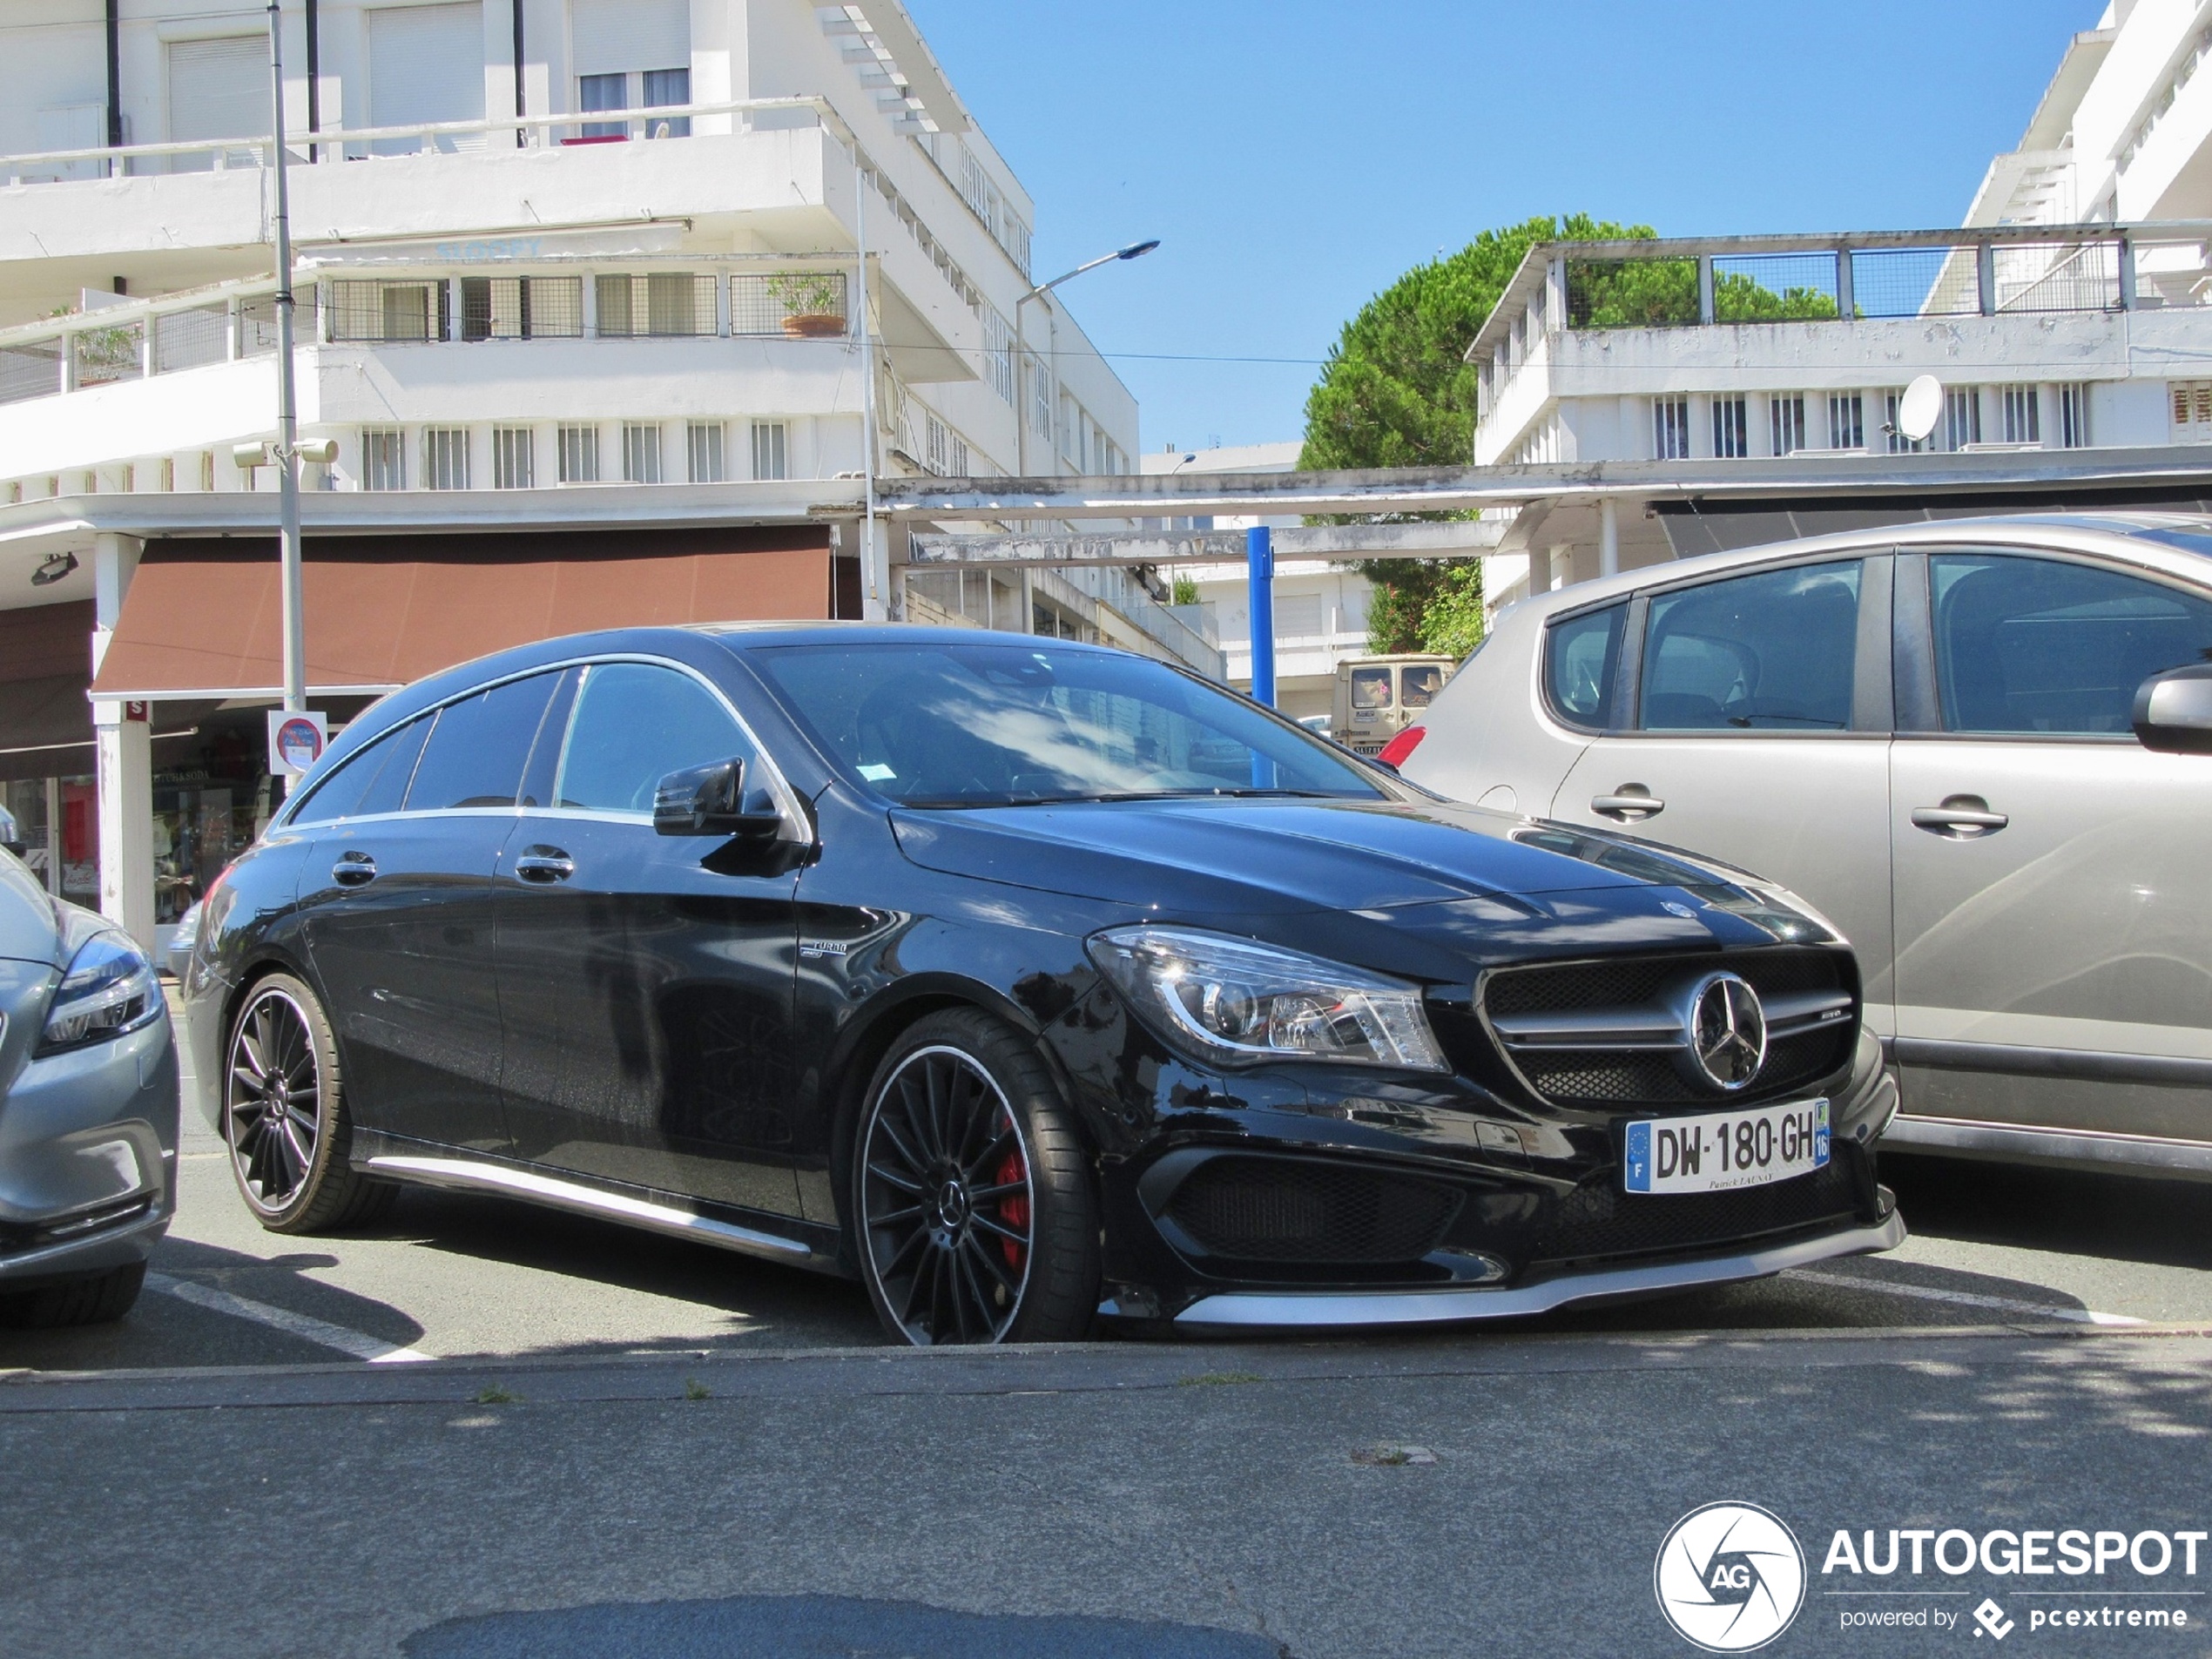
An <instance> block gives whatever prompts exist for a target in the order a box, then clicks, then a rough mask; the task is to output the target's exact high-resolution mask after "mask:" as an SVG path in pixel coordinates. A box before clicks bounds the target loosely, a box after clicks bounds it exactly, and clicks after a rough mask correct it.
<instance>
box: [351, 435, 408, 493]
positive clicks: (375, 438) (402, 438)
mask: <svg viewBox="0 0 2212 1659" xmlns="http://www.w3.org/2000/svg"><path fill="white" fill-rule="evenodd" d="M361 488H362V489H406V488H407V440H406V435H405V434H403V433H401V432H397V431H388V430H387V431H368V432H363V433H362V434H361Z"/></svg>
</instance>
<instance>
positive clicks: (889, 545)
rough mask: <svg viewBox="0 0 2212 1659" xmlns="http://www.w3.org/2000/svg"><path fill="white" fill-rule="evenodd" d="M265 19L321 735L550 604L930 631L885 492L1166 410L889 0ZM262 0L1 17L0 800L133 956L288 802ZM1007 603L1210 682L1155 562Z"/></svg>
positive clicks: (1116, 459) (158, 3)
mask: <svg viewBox="0 0 2212 1659" xmlns="http://www.w3.org/2000/svg"><path fill="white" fill-rule="evenodd" d="M282 16H283V29H284V39H283V50H284V62H285V78H284V87H285V94H284V95H285V104H286V111H285V120H286V124H287V132H288V135H289V139H290V142H289V146H288V148H289V155H290V158H291V165H290V167H289V186H290V202H291V213H290V224H291V228H292V233H293V240H294V244H295V247H296V253H297V293H298V309H297V317H298V341H299V344H298V350H297V353H296V361H297V366H298V387H299V393H298V395H299V405H300V432H301V435H302V438H303V439H305V440H307V441H310V442H312V441H316V440H323V439H328V440H332V441H334V442H335V445H336V459H335V460H334V462H331V463H330V464H328V465H327V466H323V465H314V466H310V467H308V468H307V469H306V472H307V476H306V478H305V481H304V485H303V489H304V495H303V518H304V522H305V525H306V531H307V560H306V578H307V579H306V588H307V628H306V637H307V658H308V670H309V683H310V691H311V697H310V701H311V703H312V704H313V705H314V706H318V707H321V708H324V709H326V710H327V711H329V713H330V714H331V716H332V718H333V721H334V724H342V723H343V722H344V720H345V719H347V718H350V717H351V715H352V713H353V712H354V711H357V710H358V709H359V708H361V707H362V706H364V705H365V704H366V703H367V702H368V700H369V699H371V698H374V697H375V696H377V695H380V694H381V692H383V691H386V690H388V689H390V688H391V687H392V686H393V685H397V684H401V683H403V682H404V681H405V680H407V679H410V678H415V677H417V676H419V675H420V674H421V673H424V672H428V671H431V670H433V669H435V668H437V667H440V666H443V665H444V664H447V663H449V662H452V661H455V660H458V659H460V658H465V657H469V656H473V655H475V654H477V653H479V652H481V651H489V650H492V649H496V648H497V647H499V646H502V645H505V644H514V643H518V642H519V641H521V640H523V639H527V638H530V637H543V635H545V634H548V633H554V632H561V631H569V630H571V629H576V628H583V627H589V626H594V625H610V624H622V623H627V622H642V621H648V620H666V621H684V620H688V619H693V618H704V617H708V616H719V617H750V616H786V615H792V616H818V617H819V616H859V615H862V614H866V615H870V616H884V615H889V616H893V617H897V616H900V615H904V614H907V610H908V606H907V600H906V596H905V594H904V593H903V590H902V580H901V577H902V567H901V566H900V564H899V558H900V543H901V538H902V537H903V536H904V534H905V532H904V531H903V530H894V529H893V528H892V527H890V526H888V525H879V526H877V527H876V529H875V531H874V538H875V539H874V540H873V542H868V541H867V537H866V536H864V533H863V530H862V520H863V512H862V496H863V493H864V489H865V487H866V485H865V480H866V478H867V477H868V476H873V477H875V478H893V477H896V476H899V475H922V474H931V473H935V474H945V475H992V474H1006V473H1011V472H1013V471H1014V470H1015V468H1016V465H1017V462H1019V461H1020V460H1022V459H1023V458H1024V457H1025V455H1026V460H1027V462H1028V469H1029V471H1030V472H1032V473H1046V474H1062V473H1065V474H1102V473H1114V472H1121V471H1127V470H1129V469H1130V467H1131V464H1132V460H1131V458H1132V457H1133V456H1134V455H1136V451H1137V448H1138V439H1137V417H1136V403H1135V401H1134V399H1133V398H1132V397H1131V396H1130V393H1129V391H1128V389H1127V388H1125V387H1124V386H1123V384H1122V382H1121V381H1120V380H1119V379H1118V378H1117V377H1116V374H1114V372H1113V371H1112V369H1111V368H1109V367H1108V365H1107V364H1106V362H1105V361H1103V359H1102V358H1101V357H1100V355H1099V354H1098V353H1097V351H1096V349H1095V348H1094V347H1092V345H1091V343H1090V342H1089V340H1088V338H1087V337H1086V336H1085V335H1084V334H1083V332H1082V328H1081V327H1080V326H1079V325H1078V324H1077V323H1076V321H1075V320H1074V319H1073V318H1072V317H1070V316H1069V314H1068V313H1067V312H1066V310H1065V309H1064V307H1062V306H1061V305H1060V304H1059V303H1058V300H1057V296H1054V295H1048V296H1044V297H1043V298H1042V299H1028V298H1026V296H1028V293H1029V291H1030V289H1031V287H1032V284H1033V282H1034V280H1035V279H1034V277H1033V275H1032V273H1031V270H1030V265H1029V256H1030V238H1031V232H1032V227H1033V226H1035V221H1036V206H1035V203H1034V202H1033V201H1032V200H1031V199H1030V197H1029V195H1028V192H1026V191H1025V190H1024V189H1023V188H1022V185H1021V183H1020V181H1019V180H1018V179H1016V177H1015V174H1014V172H1013V171H1012V170H1011V169H1010V168H1009V167H1008V165H1007V163H1006V162H1005V160H1004V159H1003V158H1001V156H1000V155H999V153H998V152H997V151H996V150H995V148H994V147H993V145H991V143H990V141H989V139H988V138H987V137H986V136H985V135H984V133H983V132H981V129H980V128H979V127H978V126H977V125H976V124H975V122H974V118H973V117H972V116H971V115H970V114H969V112H968V110H967V108H966V106H965V105H963V104H962V103H961V99H960V98H959V96H958V94H957V93H956V92H955V91H954V89H953V88H952V86H951V84H949V82H948V80H947V78H946V77H945V75H944V72H943V71H942V69H941V66H940V65H939V64H938V63H937V61H936V60H935V58H934V56H933V55H932V54H931V52H930V51H929V49H928V47H927V44H925V43H924V42H923V41H922V39H921V37H920V35H919V33H918V32H917V30H916V29H915V26H914V22H913V20H912V19H911V18H910V17H908V16H907V13H906V11H905V10H904V8H903V7H902V6H901V5H900V3H899V0H865V3H861V4H852V5H821V6H818V5H814V4H812V3H808V0H437V3H424V0H284V3H283V7H282ZM0 43H3V44H4V45H5V47H6V51H5V52H4V53H0V789H4V792H5V793H4V796H3V797H0V802H3V803H4V804H5V805H6V806H9V807H10V809H11V810H13V812H14V813H15V814H16V816H17V819H19V820H20V822H21V823H22V825H23V826H24V829H25V831H26V833H27V835H28V838H29V840H30V841H31V843H32V848H33V861H34V863H36V864H37V866H38V867H41V868H42V869H44V871H45V872H46V874H47V880H48V881H49V884H50V886H51V887H52V888H53V889H54V890H55V891H56V892H57V893H63V894H67V895H68V896H70V897H71V898H76V899H79V900H85V901H97V902H98V903H99V904H100V905H101V906H102V907H104V908H105V909H106V910H107V911H108V912H109V914H113V915H116V916H118V918H120V919H122V920H123V921H125V923H126V925H128V926H130V927H132V930H133V931H134V932H136V933H138V934H140V935H141V936H142V937H144V938H145V939H147V940H148V941H153V940H154V939H156V938H157V937H158V932H159V930H160V929H161V928H163V927H165V925H166V924H168V923H169V922H171V921H172V920H173V919H174V917H175V916H176V915H177V914H179V912H180V911H181V910H182V909H183V907H185V905H187V904H189V903H190V902H191V900H192V898H193V897H195V896H196V895H197V894H199V893H201V892H203V891H205V889H206V885H207V883H208V882H209V881H210V880H212V878H213V876H214V875H215V873H217V872H218V871H219V869H220V868H221V867H222V866H223V864H224V863H225V862H226V861H227V860H228V858H229V857H230V856H231V854H232V853H233V852H234V851H235V850H237V849H238V848H239V847H240V846H243V845H244V844H245V843H246V841H247V840H250V839H251V837H252V836H253V833H255V831H256V829H257V826H258V825H259V824H260V822H261V821H262V820H264V819H266V814H267V813H268V812H269V810H270V804H271V790H270V785H269V781H268V779H267V778H266V772H265V767H264V758H263V754H262V748H263V739H262V737H261V725H260V723H261V720H262V718H263V716H262V711H263V710H264V709H265V708H266V706H267V705H269V704H270V703H271V702H272V700H273V698H275V696H276V695H277V683H278V679H279V674H278V670H277V662H276V654H275V653H276V635H275V632H274V626H275V622H274V612H273V603H274V599H273V595H274V588H273V583H274V580H275V576H274V570H275V553H274V548H275V542H274V528H275V523H276V504H277V503H276V496H275V493H274V486H275V479H274V476H273V473H272V471H271V470H270V469H267V468H266V467H259V466H252V465H246V466H241V465H240V464H239V463H238V462H237V461H236V460H235V459H234V455H233V450H234V448H235V447H236V446H238V445H240V444H248V445H250V444H252V443H253V442H257V441H260V440H263V439H266V438H270V437H273V435H274V434H275V429H276V410H277V372H276V361H275V343H276V329H275V307H274V294H275V287H276V285H275V280H274V276H273V263H272V246H271V239H272V213H273V202H274V193H273V170H272V168H271V166H270V165H269V163H270V161H271V159H272V158H273V150H272V149H271V148H270V146H269V145H268V142H267V135H268V133H269V130H270V124H271V111H270V102H271V91H270V88H271V82H270V72H269V66H268V56H267V37H266V10H265V8H263V7H261V6H258V5H253V4H251V3H235V4H233V3H227V0H105V3H97V0H17V3H15V4H11V5H10V6H8V7H7V8H5V9H4V16H3V17H0ZM1024 306H1026V312H1025V314H1024V317H1023V322H1024V325H1025V328H1026V334H1027V338H1028V341H1029V342H1030V347H1029V349H1028V350H1027V351H1026V352H1024V353H1023V354H1022V361H1016V353H1015V337H1016V329H1015V313H1016V309H1017V307H1024ZM1022 422H1027V423H1028V428H1029V434H1028V440H1027V442H1026V445H1025V444H1024V443H1023V442H1022V441H1021V435H1020V434H1021V428H1020V423H1022ZM1023 587H1024V591H1023V595H1022V604H1021V605H1020V608H1019V611H1018V613H1017V614H1015V615H1012V616H1009V617H1006V618H1003V619H1001V620H1000V621H999V623H998V625H1006V626H1012V627H1015V628H1018V629H1020V630H1022V631H1032V630H1034V631H1049V632H1053V633H1055V634H1062V635H1076V636H1079V637H1110V638H1114V639H1116V640H1118V641H1120V642H1121V643H1123V644H1130V645H1132V646H1133V647H1135V648H1136V649H1142V650H1148V651H1153V652H1154V653H1156V654H1158V655H1162V656H1167V657H1173V658H1178V659H1181V660H1185V661H1190V662H1192V663H1194V664H1197V665H1198V666H1200V667H1202V668H1205V669H1207V670H1209V671H1216V672H1217V671H1218V670H1219V654H1218V652H1217V651H1214V650H1213V649H1212V648H1211V646H1210V645H1208V644H1206V642H1204V640H1203V639H1202V638H1200V637H1198V636H1197V634H1196V633H1194V632H1193V631H1191V630H1190V628H1188V627H1187V626H1185V625H1184V624H1183V623H1182V622H1181V621H1178V620H1177V619H1176V618H1174V617H1171V616H1169V615H1167V614H1166V613H1165V611H1164V610H1163V609H1162V608H1161V607H1160V606H1159V605H1158V604H1157V602H1156V598H1155V596H1154V595H1152V594H1151V592H1150V590H1148V589H1147V588H1146V587H1145V586H1144V584H1143V582H1142V581H1140V580H1138V579H1137V578H1136V577H1131V576H1130V575H1129V574H1128V573H1125V572H1122V571H1119V570H1110V569H1109V570H1081V571H1074V572H1067V573H1062V572H1039V573H1037V574H1036V576H1035V578H1034V579H1033V580H1027V581H1025V583H1024V584H1023ZM912 614H914V616H916V617H918V618H919V617H927V618H933V619H943V618H950V619H953V620H967V621H975V620H978V619H977V618H976V617H974V616H973V615H972V613H971V611H970V610H968V609H964V608H963V607H962V606H961V605H960V604H951V605H945V604H938V603H934V602H933V601H932V599H931V598H930V597H929V596H927V595H925V594H920V593H917V594H916V595H915V596H914V604H913V605H912ZM985 620H987V622H988V618H987V619H985ZM88 691H89V692H90V700H89V702H88Z"/></svg>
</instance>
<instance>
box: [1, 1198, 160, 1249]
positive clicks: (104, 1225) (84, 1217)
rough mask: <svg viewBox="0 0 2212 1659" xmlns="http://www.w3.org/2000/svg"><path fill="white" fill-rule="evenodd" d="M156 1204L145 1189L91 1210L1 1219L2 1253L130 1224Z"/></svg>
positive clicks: (85, 1235)
mask: <svg viewBox="0 0 2212 1659" xmlns="http://www.w3.org/2000/svg"><path fill="white" fill-rule="evenodd" d="M152 1208H153V1196H152V1194H151V1193H145V1194H141V1195H140V1196H139V1197H136V1198H125V1199H123V1200H121V1201H120V1202H118V1203H111V1204H95V1205H94V1206H92V1207H91V1209H89V1210H76V1211H71V1212H70V1213H69V1214H67V1215H65V1216H53V1217H49V1218H47V1219H46V1220H44V1221H37V1222H0V1256H19V1255H22V1254H24V1252H26V1251H34V1250H44V1249H45V1248H47V1246H49V1245H51V1244H73V1243H75V1242H76V1241H77V1240H78V1239H79V1238H91V1237H92V1236H93V1235H95V1234H97V1233H104V1232H107V1231H111V1230H113V1229H114V1228H117V1227H122V1226H126V1225H128V1224H130V1223H132V1222H134V1221H138V1220H139V1219H141V1218H142V1217H145V1215H146V1214H147V1212H148V1211H151V1210H152Z"/></svg>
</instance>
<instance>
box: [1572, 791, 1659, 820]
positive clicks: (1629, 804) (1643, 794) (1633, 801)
mask: <svg viewBox="0 0 2212 1659" xmlns="http://www.w3.org/2000/svg"><path fill="white" fill-rule="evenodd" d="M1590 810H1591V811H1592V812H1594V813H1600V814H1602V816H1604V817H1607V818H1617V819H1620V820H1621V821H1622V823H1624V824H1635V823H1641V822H1642V820H1643V819H1647V818H1656V817H1658V816H1659V814H1660V813H1663V812H1665V811H1666V810H1667V803H1666V802H1665V801H1663V800H1661V799H1659V798H1658V797H1657V796H1656V795H1655V794H1653V793H1652V792H1650V791H1649V789H1646V788H1645V787H1644V786H1642V784H1622V786H1621V787H1620V788H1619V789H1618V790H1617V791H1616V792H1614V793H1612V794H1610V795H1593V796H1591V797H1590Z"/></svg>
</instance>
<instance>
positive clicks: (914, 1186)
mask: <svg viewBox="0 0 2212 1659" xmlns="http://www.w3.org/2000/svg"><path fill="white" fill-rule="evenodd" d="M868 1173H869V1174H870V1175H872V1176H873V1177H875V1178H876V1179H877V1180H879V1181H880V1182H882V1183H884V1184H886V1185H887V1186H894V1187H896V1188H898V1189H899V1190H900V1191H901V1192H914V1193H918V1192H920V1191H921V1181H920V1180H919V1179H917V1178H916V1177H914V1176H911V1175H904V1174H901V1173H900V1171H898V1170H892V1169H887V1168H886V1167H885V1166H884V1165H882V1164H880V1163H871V1164H869V1165H868Z"/></svg>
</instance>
